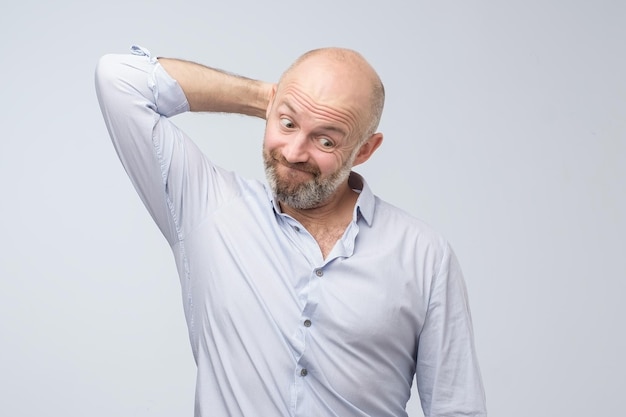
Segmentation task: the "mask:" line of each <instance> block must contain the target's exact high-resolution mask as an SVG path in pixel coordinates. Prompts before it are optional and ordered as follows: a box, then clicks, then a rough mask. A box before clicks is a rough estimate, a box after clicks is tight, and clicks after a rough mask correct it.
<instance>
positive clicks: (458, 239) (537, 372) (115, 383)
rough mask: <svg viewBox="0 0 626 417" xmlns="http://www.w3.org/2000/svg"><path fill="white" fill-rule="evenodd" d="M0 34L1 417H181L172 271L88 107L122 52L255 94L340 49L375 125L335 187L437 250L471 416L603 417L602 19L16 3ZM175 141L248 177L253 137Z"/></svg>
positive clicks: (617, 234) (613, 131)
mask: <svg viewBox="0 0 626 417" xmlns="http://www.w3.org/2000/svg"><path fill="white" fill-rule="evenodd" d="M0 31H1V32H2V36H1V37H0V57H1V58H0V59H1V60H2V62H1V65H0V79H1V80H2V87H1V89H0V91H1V93H0V94H1V97H2V102H1V104H0V106H1V111H0V127H1V129H2V133H3V135H2V136H3V137H2V142H1V143H2V145H1V148H0V178H1V179H2V187H1V197H0V198H1V204H0V236H1V243H0V245H1V250H0V353H1V354H0V415H1V416H7V417H21V416H28V417H30V416H43V415H46V416H64V417H83V416H85V415H89V416H91V417H98V416H122V417H125V416H132V417H142V416H192V415H193V396H194V384H195V380H194V376H195V375H194V363H193V359H192V355H191V350H190V347H189V342H188V339H187V333H186V325H185V322H184V318H183V312H182V304H181V296H180V290H179V284H178V277H177V275H176V270H175V268H174V261H173V258H172V256H171V253H170V249H169V247H168V245H167V243H166V242H165V240H164V239H163V238H162V237H161V235H160V233H159V231H158V230H157V228H156V226H155V225H154V224H153V223H152V220H151V219H150V217H149V215H148V214H147V212H146V211H145V209H144V208H143V206H142V204H141V202H140V200H139V198H138V196H137V195H136V194H135V191H134V190H133V188H132V186H131V184H130V181H129V180H128V178H127V177H126V174H125V173H124V171H123V169H122V167H121V165H120V163H119V162H118V159H117V156H116V154H115V152H114V150H113V147H112V145H111V144H110V140H109V138H108V134H107V131H106V128H105V125H104V122H103V120H102V117H101V114H100V110H99V107H98V104H97V100H96V95H95V91H94V83H93V72H94V68H95V65H96V63H97V60H98V58H99V57H100V56H101V55H103V54H105V53H109V52H116V53H125V52H128V51H129V47H130V46H131V45H132V44H140V45H142V46H144V47H146V48H148V49H150V50H151V51H152V52H153V53H154V54H156V55H160V56H170V57H179V58H186V59H189V60H194V61H198V62H201V63H204V64H208V65H211V66H215V67H219V68H223V69H226V70H229V71H232V72H235V73H239V74H242V75H246V76H249V77H253V78H261V79H265V80H268V81H276V80H277V79H278V77H279V75H280V74H281V72H282V70H283V69H284V68H285V67H286V66H287V65H288V64H289V63H291V62H292V61H293V60H294V59H295V58H296V57H297V56H298V55H300V54H301V53H302V52H304V51H306V50H309V49H312V48H316V47H321V46H331V45H335V46H344V47H350V48H354V49H357V50H359V51H360V52H361V53H362V54H363V55H364V56H365V57H366V58H367V59H368V60H369V61H370V62H371V63H372V64H373V65H374V67H375V68H377V70H378V71H379V73H380V75H381V77H382V79H383V81H384V82H385V85H386V89H387V105H386V109H385V113H384V116H383V120H382V124H381V127H380V130H381V131H382V132H383V133H384V134H385V142H384V143H383V146H382V147H381V148H380V149H379V150H378V152H377V153H376V154H375V155H374V156H373V158H372V159H371V160H370V161H368V162H367V163H366V164H365V165H363V166H360V167H358V168H357V171H358V172H360V173H362V174H363V175H365V177H366V178H367V180H368V181H369V183H370V185H371V187H372V189H373V190H374V192H375V193H377V194H378V195H379V196H381V197H382V198H384V199H386V200H387V201H389V202H391V203H392V204H394V205H397V206H399V207H402V208H403V209H405V210H407V211H409V212H410V213H412V214H413V215H415V216H417V217H419V218H421V219H423V220H425V221H426V222H428V223H429V224H431V225H432V226H434V227H435V228H436V229H438V230H439V231H441V232H442V233H443V234H444V235H445V236H446V237H447V238H448V239H449V240H450V242H451V243H452V245H453V248H454V249H455V251H456V253H457V255H458V257H459V259H460V261H461V265H462V267H463V270H464V273H465V277H466V282H467V287H468V291H469V295H470V302H471V307H472V313H473V320H474V327H475V336H476V345H477V349H478V355H479V359H480V362H481V367H482V373H483V378H484V383H485V388H486V393H487V400H488V408H489V411H490V416H492V417H499V416H507V417H527V416H534V417H554V416H566V417H583V416H585V417H587V416H617V415H622V413H623V406H622V403H623V400H622V396H623V392H622V391H623V389H624V386H625V383H624V375H625V374H626V360H625V359H624V353H625V352H626V343H625V340H626V338H625V335H624V318H625V316H626V304H625V303H623V302H622V298H623V294H624V291H625V290H626V284H625V279H626V261H625V259H626V244H625V239H626V217H625V213H626V191H625V190H626V185H625V182H626V81H625V80H626V76H625V75H626V56H625V51H626V49H625V47H624V43H625V41H626V3H624V2H622V1H609V0H600V1H566V0H560V1H558V0H557V1H535V0H530V1H529V0H525V1H521V0H514V1H508V2H499V1H437V2H435V1H408V0H406V1H397V0H387V1H371V2H367V1H361V0H359V1H356V0H354V1H340V0H333V1H330V0H318V1H309V2H305V1H281V2H279V1H268V2H260V1H243V2H224V1H222V2H214V1H210V0H205V1H178V2H172V1H163V0H157V1H154V0H153V1H148V0H146V1H129V0H124V1H121V0H109V1H100V2H89V1H71V0H58V1H54V2H48V1H29V0H25V1H20V2H17V1H14V2H10V3H6V4H4V5H3V6H2V11H1V12H0ZM176 121H177V123H178V124H179V125H180V126H182V127H183V128H184V129H185V130H186V131H187V132H188V133H189V134H190V135H191V136H192V137H193V138H195V140H196V142H197V143H198V144H199V145H200V147H201V148H202V149H203V150H204V151H205V152H206V153H207V154H208V155H210V156H211V157H212V159H213V160H215V161H216V162H217V163H218V164H220V165H222V166H224V167H227V168H229V169H232V170H237V171H239V172H240V173H241V174H243V175H245V176H248V177H257V178H263V172H262V165H261V157H260V151H261V139H262V134H263V121H261V120H252V119H246V118H245V117H243V116H232V115H206V114H185V115H181V116H177V117H176ZM355 389H358V387H355ZM372 395H376V393H372ZM408 409H409V413H410V415H411V416H412V417H416V416H421V415H422V413H421V410H420V407H419V400H418V398H417V394H414V395H413V397H412V399H411V401H410V402H409V405H408Z"/></svg>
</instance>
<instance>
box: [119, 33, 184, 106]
mask: <svg viewBox="0 0 626 417" xmlns="http://www.w3.org/2000/svg"><path fill="white" fill-rule="evenodd" d="M131 52H132V54H133V55H140V56H145V57H146V58H148V60H149V62H150V63H151V64H153V65H154V70H153V71H152V74H151V75H150V77H149V80H148V85H149V87H150V89H151V90H152V92H153V94H154V103H155V104H156V107H157V108H156V110H157V112H158V113H159V114H161V115H163V116H165V117H172V116H175V115H177V114H180V113H184V112H186V111H189V102H188V101H187V97H186V96H185V92H184V91H183V89H182V88H181V87H180V85H179V84H178V82H177V81H176V80H175V79H173V78H172V77H171V76H170V75H169V74H168V73H167V71H165V69H164V68H163V66H161V64H159V61H158V60H157V59H156V58H155V57H153V56H152V54H151V53H150V51H149V50H147V49H146V48H143V47H141V46H138V45H133V46H132V47H131Z"/></svg>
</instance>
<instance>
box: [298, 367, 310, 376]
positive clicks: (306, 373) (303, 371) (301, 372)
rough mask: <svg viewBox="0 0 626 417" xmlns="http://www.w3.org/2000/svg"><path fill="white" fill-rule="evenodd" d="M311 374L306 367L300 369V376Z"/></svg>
mask: <svg viewBox="0 0 626 417" xmlns="http://www.w3.org/2000/svg"><path fill="white" fill-rule="evenodd" d="M308 374H309V371H307V370H306V368H302V369H301V370H300V376H307V375H308Z"/></svg>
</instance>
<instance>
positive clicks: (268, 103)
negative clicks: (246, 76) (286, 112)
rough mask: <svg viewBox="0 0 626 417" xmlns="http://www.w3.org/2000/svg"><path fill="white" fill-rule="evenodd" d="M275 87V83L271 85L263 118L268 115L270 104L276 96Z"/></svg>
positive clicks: (272, 103) (271, 104) (270, 108)
mask: <svg viewBox="0 0 626 417" xmlns="http://www.w3.org/2000/svg"><path fill="white" fill-rule="evenodd" d="M276 88H277V85H276V84H274V85H272V89H271V90H270V96H269V99H268V101H267V108H266V109H265V120H267V118H268V117H270V110H272V106H273V105H274V98H275V97H276Z"/></svg>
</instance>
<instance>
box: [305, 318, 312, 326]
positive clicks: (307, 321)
mask: <svg viewBox="0 0 626 417" xmlns="http://www.w3.org/2000/svg"><path fill="white" fill-rule="evenodd" d="M304 327H311V320H309V319H306V320H304Z"/></svg>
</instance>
